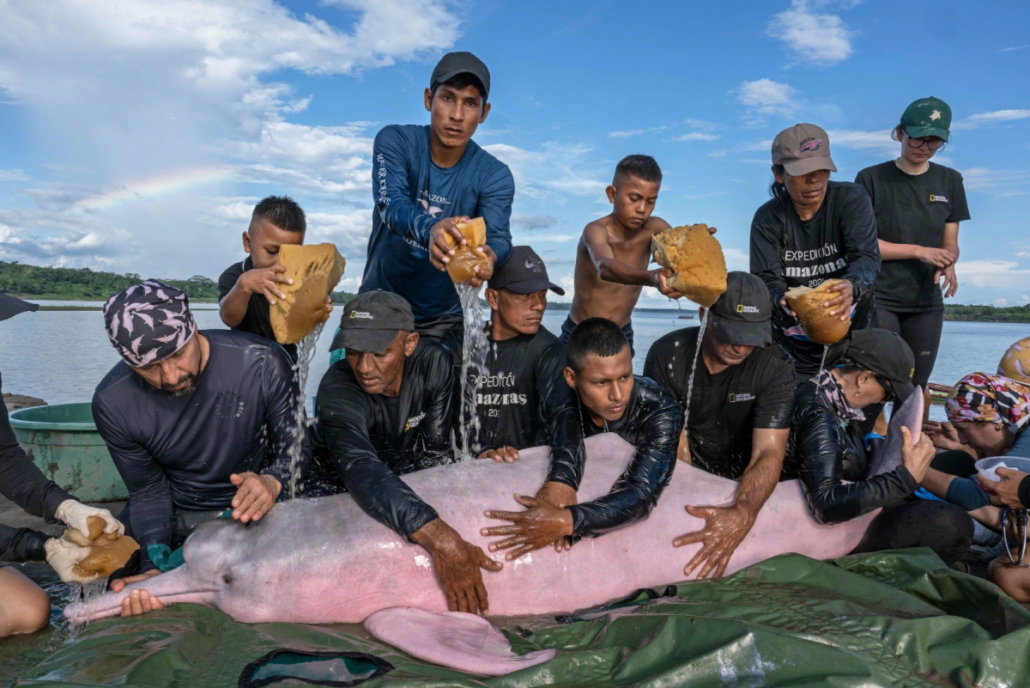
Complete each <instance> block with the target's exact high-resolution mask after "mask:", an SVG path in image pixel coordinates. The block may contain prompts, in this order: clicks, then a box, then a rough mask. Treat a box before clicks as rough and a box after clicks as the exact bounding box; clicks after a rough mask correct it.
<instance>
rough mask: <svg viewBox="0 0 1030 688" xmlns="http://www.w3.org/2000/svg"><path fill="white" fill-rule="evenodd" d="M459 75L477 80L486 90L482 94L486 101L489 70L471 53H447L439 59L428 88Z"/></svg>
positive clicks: (488, 88)
mask: <svg viewBox="0 0 1030 688" xmlns="http://www.w3.org/2000/svg"><path fill="white" fill-rule="evenodd" d="M459 74H471V75H472V76H474V77H476V78H477V79H479V81H480V83H482V84H483V88H484V89H486V93H484V94H483V99H484V100H486V98H487V97H488V96H489V95H490V70H489V69H487V68H486V65H485V64H483V61H482V60H480V59H479V58H478V57H476V56H475V55H473V54H472V53H466V52H458V53H447V54H446V55H444V56H443V57H441V58H440V61H439V62H437V63H436V68H435V69H434V70H433V76H432V77H431V78H430V79H429V88H434V87H435V86H436V85H437V84H442V83H443V82H445V81H447V80H448V79H452V78H454V77H456V76H458V75H459Z"/></svg>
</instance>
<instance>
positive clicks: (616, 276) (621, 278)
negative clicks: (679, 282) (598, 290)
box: [596, 258, 656, 287]
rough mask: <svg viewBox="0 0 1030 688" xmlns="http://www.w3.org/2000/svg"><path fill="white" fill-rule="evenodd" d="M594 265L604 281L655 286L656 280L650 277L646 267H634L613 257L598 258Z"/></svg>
mask: <svg viewBox="0 0 1030 688" xmlns="http://www.w3.org/2000/svg"><path fill="white" fill-rule="evenodd" d="M596 267H597V274H598V275H599V276H600V277H601V279H603V280H604V281H606V282H618V283H619V284H632V285H642V286H645V287H653V286H656V281H655V279H654V278H653V277H652V275H651V271H650V270H648V269H647V268H643V269H641V268H635V267H633V266H631V265H626V264H625V263H623V262H622V261H621V260H615V259H614V258H605V259H603V260H599V261H598V262H597V264H596Z"/></svg>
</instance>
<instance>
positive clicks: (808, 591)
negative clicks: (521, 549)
mask: <svg viewBox="0 0 1030 688" xmlns="http://www.w3.org/2000/svg"><path fill="white" fill-rule="evenodd" d="M646 565H647V562H641V566H646ZM584 575H587V574H586V573H585V574H584ZM566 584H571V582H569V581H566ZM676 588H677V589H676V595H675V596H674V597H660V598H658V599H655V600H652V601H649V602H647V603H646V604H644V605H642V606H637V607H627V608H623V609H619V610H617V611H615V612H612V613H610V614H608V615H606V616H603V617H600V618H595V619H593V620H588V621H578V622H575V623H570V624H558V623H556V622H555V621H554V619H552V618H544V617H532V618H528V619H519V620H514V621H510V622H509V624H508V628H506V629H505V633H506V634H507V635H508V637H509V639H510V640H511V642H512V645H513V646H514V648H515V649H516V651H517V652H520V653H521V652H526V651H529V650H535V649H541V648H556V649H557V650H558V655H557V657H555V658H554V659H553V660H551V661H549V662H546V663H544V664H541V665H539V666H536V667H532V668H530V669H526V670H523V671H519V672H516V673H513V674H509V675H507V676H502V677H498V678H493V679H481V678H478V677H475V676H469V675H466V674H461V673H459V672H455V671H451V670H448V669H444V668H441V667H436V666H432V665H427V664H425V663H424V662H420V661H417V660H414V659H412V658H410V657H408V656H406V655H404V654H402V653H400V652H398V651H396V650H394V649H392V648H391V647H389V646H386V645H383V644H382V643H379V642H377V641H375V640H372V639H369V638H368V637H367V636H363V634H362V633H360V631H358V629H356V627H353V626H349V627H343V626H336V627H333V626H302V625H295V624H259V625H247V624H239V623H235V622H234V621H232V620H231V619H230V618H229V617H227V616H226V615H224V614H222V613H220V612H217V611H214V610H211V609H206V608H203V607H197V606H192V605H182V606H178V607H170V608H168V609H166V610H164V611H161V612H158V613H154V614H151V615H148V616H146V617H143V618H140V619H110V620H105V621H101V622H97V623H95V624H93V625H91V626H89V627H88V628H87V629H86V630H84V631H83V632H81V633H80V634H78V635H77V636H76V637H75V638H74V639H73V640H71V641H69V643H68V644H67V645H66V646H65V647H63V648H62V649H61V650H59V651H58V652H57V653H56V654H54V655H52V656H51V657H50V658H49V659H47V660H46V661H44V662H43V663H42V664H41V665H40V666H39V667H38V668H37V669H36V670H35V671H34V672H31V673H30V674H29V675H28V676H26V677H25V678H24V679H23V680H22V681H21V682H18V683H16V684H15V685H16V686H37V685H38V686H56V685H62V686H93V685H124V686H183V687H186V686H188V687H190V688H195V687H199V686H203V687H205V688H221V687H225V688H229V687H233V688H235V686H237V685H239V679H240V675H241V673H242V672H243V671H244V669H245V668H246V666H247V665H248V664H249V663H251V662H254V661H255V660H258V659H259V658H261V657H263V656H265V655H267V654H268V653H270V652H272V651H275V650H283V649H291V650H299V651H304V652H328V651H336V652H353V653H366V654H369V655H373V656H374V657H377V658H379V659H380V660H384V661H385V662H387V663H389V664H390V665H392V666H393V667H394V668H393V669H392V670H390V671H388V672H387V673H386V674H384V675H381V676H379V677H378V678H374V679H372V680H370V681H368V682H365V683H362V684H361V685H363V686H368V687H371V686H386V685H389V686H398V687H402V686H403V687H406V686H419V687H427V686H496V687H498V688H501V687H504V688H516V687H518V688H522V687H528V686H540V685H556V686H583V687H584V688H594V687H597V686H684V685H689V686H691V687H695V688H704V687H708V686H711V687H712V688H717V687H718V688H727V687H730V686H735V687H738V688H744V687H745V686H747V687H751V686H754V687H757V686H791V687H792V688H797V687H799V686H834V687H835V688H845V687H851V686H854V687H858V686H862V687H868V686H905V687H915V686H933V687H940V686H963V687H972V686H976V687H978V688H1009V687H1011V686H1026V685H1030V612H1027V611H1026V610H1025V609H1023V608H1022V607H1021V606H1020V605H1018V604H1017V603H1015V602H1014V601H1013V600H1012V599H1010V598H1008V597H1007V596H1005V595H1004V594H1002V593H1001V591H1000V590H998V588H996V587H994V586H993V585H991V584H990V583H987V582H986V581H983V580H981V579H979V578H975V577H972V576H968V575H964V574H960V573H956V572H954V571H951V570H949V569H948V568H946V567H945V566H944V565H943V564H942V563H941V561H940V560H939V559H938V558H937V557H936V556H934V555H933V554H932V553H930V552H929V551H928V550H907V551H902V552H887V553H877V554H868V555H858V556H851V557H845V558H843V559H839V560H835V561H828V562H819V561H814V560H812V559H808V558H806V557H802V556H798V555H786V556H781V557H777V558H775V559H771V560H769V561H766V562H764V563H762V564H759V565H757V566H752V567H750V568H748V569H745V570H744V571H741V572H739V573H737V574H735V575H733V576H730V577H728V578H725V579H722V580H717V581H703V582H687V583H681V584H679V585H678V586H676ZM640 599H641V600H645V599H646V596H645V595H641V597H640ZM348 662H351V660H348ZM337 663H338V664H340V665H341V666H342V661H339V662H337ZM326 664H327V665H328V664H331V662H326ZM348 666H351V667H352V668H353V667H355V666H359V665H358V664H349V665H348ZM274 685H276V686H303V685H309V684H306V683H302V682H300V681H295V680H287V681H283V682H279V683H275V684H274ZM336 685H341V684H339V683H337V684H336Z"/></svg>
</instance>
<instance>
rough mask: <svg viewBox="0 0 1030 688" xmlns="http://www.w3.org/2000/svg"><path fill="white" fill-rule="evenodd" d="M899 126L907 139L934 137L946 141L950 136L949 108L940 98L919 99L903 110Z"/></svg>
mask: <svg viewBox="0 0 1030 688" xmlns="http://www.w3.org/2000/svg"><path fill="white" fill-rule="evenodd" d="M901 125H902V126H903V127H905V133H906V134H908V135H909V138H913V139H921V138H925V137H927V136H936V137H938V138H941V139H944V140H945V141H947V140H948V136H950V135H951V132H950V131H949V130H950V129H951V108H950V107H948V104H947V103H945V102H944V101H943V100H941V99H940V98H934V97H933V96H930V97H929V98H920V99H919V100H917V101H915V102H914V103H912V104H911V105H909V106H908V107H907V108H905V114H903V115H902V116H901Z"/></svg>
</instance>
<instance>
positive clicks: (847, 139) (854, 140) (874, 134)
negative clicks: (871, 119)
mask: <svg viewBox="0 0 1030 688" xmlns="http://www.w3.org/2000/svg"><path fill="white" fill-rule="evenodd" d="M826 133H827V134H829V135H830V146H832V147H833V148H847V149H849V150H861V151H871V152H874V153H876V154H877V155H891V154H893V155H897V152H898V142H897V141H895V140H894V139H892V138H891V130H890V129H883V130H881V131H855V130H847V129H837V130H831V131H828V132H826Z"/></svg>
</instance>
